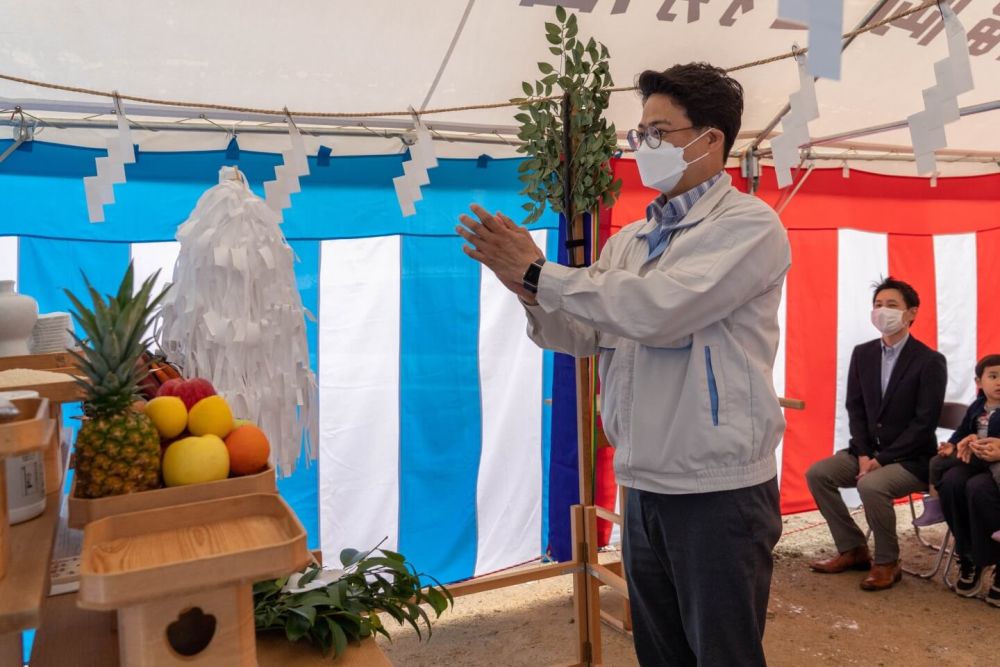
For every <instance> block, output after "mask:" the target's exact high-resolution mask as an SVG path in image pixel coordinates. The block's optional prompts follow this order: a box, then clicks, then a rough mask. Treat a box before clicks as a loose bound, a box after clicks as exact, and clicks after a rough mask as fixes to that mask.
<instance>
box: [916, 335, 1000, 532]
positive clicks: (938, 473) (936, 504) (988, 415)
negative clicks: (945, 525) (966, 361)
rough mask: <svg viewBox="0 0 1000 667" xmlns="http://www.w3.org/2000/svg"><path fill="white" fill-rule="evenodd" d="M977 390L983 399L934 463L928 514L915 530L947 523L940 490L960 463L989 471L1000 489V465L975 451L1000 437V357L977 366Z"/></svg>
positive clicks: (944, 444)
mask: <svg viewBox="0 0 1000 667" xmlns="http://www.w3.org/2000/svg"><path fill="white" fill-rule="evenodd" d="M976 388H977V389H979V395H978V396H977V397H976V400H975V401H973V403H972V405H970V406H969V409H968V411H967V412H966V413H965V417H963V418H962V424H961V425H960V426H959V427H958V429H957V430H956V431H955V433H953V434H952V436H951V438H949V439H948V442H942V443H941V444H940V445H939V446H938V453H937V456H935V457H934V458H932V459H931V462H930V480H929V481H930V496H929V497H928V498H925V499H924V511H923V513H922V514H921V515H920V516H919V517H917V518H916V519H914V520H913V525H914V526H919V527H921V528H922V527H924V526H930V525H933V524H935V523H940V522H942V521H944V514H943V513H942V511H941V503H940V501H939V500H938V497H937V486H938V484H939V483H940V482H941V478H942V477H944V474H945V472H947V471H948V470H949V469H950V468H953V467H954V466H956V465H958V463H960V462H964V463H968V464H970V465H972V466H975V467H982V468H983V470H986V469H987V467H988V468H989V471H990V473H991V474H992V475H993V479H994V481H996V483H997V485H998V486H1000V462H998V463H988V462H986V461H983V460H981V459H979V458H978V457H977V456H976V455H975V453H974V451H973V447H972V445H973V444H974V443H977V442H978V441H979V440H981V439H983V438H987V437H1000V354H990V355H987V356H985V357H983V358H982V359H980V360H979V363H977V364H976Z"/></svg>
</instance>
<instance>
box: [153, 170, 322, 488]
mask: <svg viewBox="0 0 1000 667" xmlns="http://www.w3.org/2000/svg"><path fill="white" fill-rule="evenodd" d="M177 240H178V241H179V242H180V245H181V249H180V254H179V255H178V258H177V263H176V265H175V266H174V276H173V286H172V287H171V288H170V291H169V292H168V294H167V298H166V300H165V302H164V304H163V305H162V307H161V309H160V312H159V317H160V318H161V323H160V330H159V343H160V347H161V349H162V350H163V352H164V353H165V354H166V355H167V357H168V358H169V359H170V360H171V361H174V362H176V363H177V364H179V365H180V366H181V368H182V369H183V370H184V374H185V375H186V376H188V377H203V378H206V379H208V380H210V381H211V382H212V384H213V385H214V386H215V389H216V391H218V393H219V394H220V395H222V396H223V397H225V399H226V401H227V402H228V403H229V405H230V407H231V408H232V410H233V414H234V416H236V417H238V418H244V419H249V420H250V421H251V422H253V423H254V424H256V425H257V426H259V427H260V428H261V429H262V430H263V431H264V433H266V434H267V437H268V439H269V440H270V441H271V458H272V462H273V463H274V464H275V465H276V466H277V468H278V472H279V474H280V475H282V476H287V475H290V474H292V472H293V471H294V470H295V463H296V461H297V459H298V457H299V452H300V451H301V447H302V445H303V444H304V445H305V448H306V454H307V456H308V458H309V460H315V458H316V448H315V447H314V446H313V445H314V443H313V437H314V434H315V433H317V429H316V427H317V421H316V420H317V418H318V413H317V410H316V377H315V375H314V374H313V372H312V370H311V369H310V368H309V348H308V344H307V341H306V329H305V317H306V316H307V315H308V313H307V312H306V311H305V309H304V308H303V307H302V299H301V297H300V295H299V291H298V287H297V286H296V283H295V271H294V266H293V262H294V261H295V257H294V253H293V252H292V249H291V247H290V246H289V245H288V243H287V242H286V241H285V238H284V236H282V234H281V229H280V227H279V226H278V223H277V221H276V220H275V217H274V214H273V212H272V210H271V209H270V208H269V207H268V206H267V204H265V203H264V201H263V200H262V199H260V198H259V197H257V196H256V195H254V194H253V193H252V192H251V191H250V189H249V188H248V187H247V186H246V183H245V182H244V181H243V178H242V175H241V174H240V173H239V172H238V171H237V170H236V169H234V168H232V167H223V168H222V170H221V171H220V174H219V185H217V186H215V187H213V188H211V189H210V190H208V191H207V192H206V193H205V194H203V195H202V196H201V198H200V199H199V200H198V204H197V206H195V209H194V211H193V212H192V213H191V216H190V217H189V218H188V219H187V221H186V222H185V223H184V224H182V225H181V226H180V228H179V229H178V230H177ZM310 316H311V315H310Z"/></svg>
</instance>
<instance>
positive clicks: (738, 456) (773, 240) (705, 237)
mask: <svg viewBox="0 0 1000 667" xmlns="http://www.w3.org/2000/svg"><path fill="white" fill-rule="evenodd" d="M693 221H700V222H699V223H698V224H697V225H696V226H694V227H690V228H688V229H684V230H681V231H678V232H677V233H676V235H675V237H674V238H673V240H672V241H671V243H670V245H669V246H668V247H667V250H666V252H664V253H663V254H662V255H661V256H660V257H658V258H655V259H654V260H651V261H649V262H647V261H646V259H647V256H648V254H649V246H648V244H647V242H646V241H645V239H642V238H636V233H637V232H639V231H640V230H649V229H650V228H651V226H652V225H655V224H656V223H655V222H647V221H640V222H635V223H632V224H630V225H628V226H627V227H625V228H624V229H622V230H621V231H620V232H619V233H618V234H616V235H615V236H613V237H611V239H610V240H609V241H608V243H607V245H606V246H605V248H604V251H603V252H602V254H601V256H600V259H599V260H598V261H597V263H595V264H594V265H592V266H590V267H588V268H586V269H573V268H568V267H565V266H560V265H558V264H556V263H554V262H547V263H546V264H545V265H544V266H543V267H542V272H541V277H540V279H539V283H538V295H537V298H538V305H537V306H526V310H527V312H528V335H529V336H530V337H531V339H532V340H534V341H535V342H536V343H537V344H538V345H540V346H542V347H545V348H548V349H553V350H557V351H560V352H565V353H567V354H571V355H573V356H576V357H584V356H590V355H593V354H597V353H598V352H600V362H599V372H600V377H601V416H602V420H603V422H604V429H605V432H606V433H607V435H608V439H609V440H610V441H611V442H612V443H613V444H614V446H615V473H616V475H617V478H618V481H619V483H621V484H622V485H624V486H627V487H633V488H637V489H642V490H645V491H653V492H656V493H674V494H677V493H703V492H709V491H724V490H728V489H737V488H743V487H747V486H753V485H755V484H761V483H763V482H766V481H768V480H770V479H771V478H773V477H774V476H775V475H776V468H775V458H774V450H775V448H776V447H777V445H778V442H779V441H780V439H781V435H782V432H783V431H784V427H785V421H784V418H783V416H782V413H781V408H780V406H779V405H778V399H777V396H776V394H775V392H774V383H773V381H772V368H773V365H774V357H775V354H776V352H777V348H778V318H777V313H778V305H779V302H780V300H781V285H782V282H783V281H784V278H785V273H786V272H787V271H788V267H789V265H790V251H789V245H788V237H787V235H786V233H785V229H784V227H782V225H781V222H780V221H779V220H778V216H777V214H775V212H774V211H773V210H772V209H771V208H770V207H769V206H768V205H767V204H765V203H764V202H763V201H761V200H760V199H758V198H756V197H753V196H751V195H747V194H744V193H741V192H739V191H738V190H736V189H735V188H734V187H733V186H732V179H731V178H730V177H729V176H728V175H723V177H722V178H721V179H720V180H719V182H717V183H716V184H715V185H714V186H712V188H711V189H710V190H709V191H708V192H706V193H705V194H704V195H703V196H702V197H701V198H700V199H699V200H698V201H697V203H696V204H695V205H694V206H693V207H692V209H691V210H690V211H689V212H688V214H687V216H685V218H684V219H683V220H682V221H681V223H680V224H685V223H689V222H693Z"/></svg>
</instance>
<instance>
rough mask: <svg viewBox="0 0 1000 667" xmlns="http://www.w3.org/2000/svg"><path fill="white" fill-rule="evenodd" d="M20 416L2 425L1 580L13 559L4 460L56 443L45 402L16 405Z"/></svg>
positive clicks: (27, 400)
mask: <svg viewBox="0 0 1000 667" xmlns="http://www.w3.org/2000/svg"><path fill="white" fill-rule="evenodd" d="M12 403H13V404H14V407H16V408H17V410H18V416H17V417H16V418H15V419H14V420H13V421H10V422H4V423H0V579H3V578H4V575H5V574H6V573H7V562H8V560H9V558H10V522H9V519H8V516H7V466H6V465H4V460H5V459H7V458H8V457H11V456H19V455H21V454H27V453H28V452H33V451H37V450H39V449H44V448H45V447H46V446H47V445H48V443H49V441H50V440H51V439H52V432H53V430H54V429H55V422H54V421H52V419H50V418H49V402H48V400H47V399H44V398H24V399H19V400H16V401H12Z"/></svg>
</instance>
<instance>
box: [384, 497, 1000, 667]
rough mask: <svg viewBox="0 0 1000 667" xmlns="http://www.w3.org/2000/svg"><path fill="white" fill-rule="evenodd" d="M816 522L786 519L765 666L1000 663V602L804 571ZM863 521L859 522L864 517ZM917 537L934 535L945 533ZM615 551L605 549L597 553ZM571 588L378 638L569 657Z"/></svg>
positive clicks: (412, 661) (627, 641) (552, 659)
mask: <svg viewBox="0 0 1000 667" xmlns="http://www.w3.org/2000/svg"><path fill="white" fill-rule="evenodd" d="M918 512H919V504H918ZM897 514H898V516H899V519H900V521H899V525H900V526H901V530H900V533H901V544H902V549H903V562H904V564H905V565H908V566H913V567H916V568H919V569H925V568H926V567H927V566H929V565H930V564H932V563H933V556H934V555H935V553H934V552H931V551H930V550H929V549H927V548H925V547H922V546H921V545H920V544H919V543H918V542H917V540H916V538H915V537H914V535H913V530H912V528H910V527H909V521H910V516H909V508H908V507H907V506H906V505H900V506H898V509H897ZM821 522H822V518H821V517H820V516H819V515H818V513H806V514H799V515H795V516H791V517H786V518H785V533H784V535H783V536H782V539H781V541H780V542H779V543H778V547H777V549H776V551H775V555H776V562H775V571H774V579H773V583H772V587H771V601H770V605H769V613H768V618H769V620H768V625H767V633H766V635H765V638H764V646H765V650H766V653H767V659H768V664H769V665H772V666H775V665H777V666H779V667H780V666H789V667H791V666H795V667H800V666H804V665H873V666H874V665H879V666H891V665H906V666H907V667H920V666H923V665H927V666H930V665H935V666H937V665H955V666H969V667H972V666H976V667H979V666H983V665H991V664H994V665H995V664H1000V609H995V608H993V607H990V606H989V605H987V604H985V603H984V602H983V601H982V600H981V599H979V600H970V599H963V598H959V597H958V596H957V595H955V594H954V593H952V592H951V591H949V590H948V588H947V587H946V586H945V584H944V583H943V582H942V579H941V576H940V575H939V576H938V577H936V578H935V579H934V580H931V581H928V580H922V579H918V578H916V577H912V576H904V578H903V581H902V582H901V583H900V584H897V585H896V586H895V587H894V588H893V589H891V590H889V591H883V592H879V593H869V592H865V591H862V590H860V589H859V588H858V583H859V582H860V580H861V578H862V577H863V574H862V573H859V572H849V573H844V574H840V575H818V574H814V573H812V572H810V571H809V570H808V568H807V567H806V563H807V562H808V561H809V560H812V559H813V558H815V557H816V556H821V555H828V554H831V553H832V552H833V548H832V542H831V541H830V538H829V533H828V531H827V530H826V526H825V525H822V523H821ZM859 523H860V524H861V525H862V527H864V519H863V517H859ZM817 524H819V525H817ZM903 526H906V527H905V528H902V527H903ZM925 535H926V537H928V539H933V540H935V541H940V539H941V537H942V535H943V530H939V529H937V528H935V529H932V530H930V531H928V532H927V533H926V534H925ZM619 555H620V554H618V553H617V552H616V551H609V552H606V553H604V554H602V560H616V559H617V558H618V557H619ZM601 590H602V606H603V608H604V609H606V610H608V611H610V612H611V613H616V614H620V613H621V607H622V601H621V599H620V598H617V597H616V596H615V595H614V593H612V592H611V590H610V589H608V588H606V587H605V588H602V589H601ZM572 595H573V588H572V579H571V577H569V576H563V577H556V578H552V579H549V580H546V581H541V582H534V583H528V584H522V585H519V586H514V587H510V588H506V589H501V590H497V591H491V592H487V593H479V594H476V595H469V596H465V597H461V598H458V599H457V600H456V604H455V608H454V609H453V610H451V611H449V612H447V613H446V615H445V616H443V617H442V618H441V619H440V620H439V621H438V622H437V624H436V625H435V628H434V634H433V637H432V638H431V640H430V641H429V642H424V643H420V642H419V641H417V638H416V635H415V633H414V632H413V631H412V630H407V629H405V628H401V629H395V628H394V627H393V626H394V622H393V621H392V620H391V619H385V622H386V624H387V626H388V627H389V628H390V631H391V632H392V634H393V636H394V641H393V642H392V643H389V642H388V641H387V640H384V639H381V638H380V640H379V644H380V645H381V647H382V650H383V651H384V652H385V653H386V655H387V656H389V659H390V660H391V661H392V663H393V664H394V665H396V667H432V666H434V667H436V666H438V665H448V666H469V667H485V666H487V665H489V666H494V665H502V666H504V667H519V666H522V665H523V666H525V667H544V666H548V665H560V664H562V665H566V664H571V663H573V662H574V661H575V641H576V637H577V633H576V626H575V624H574V622H573V608H572ZM390 624H392V625H390ZM602 646H603V652H604V662H603V664H604V665H606V666H607V667H631V666H633V665H637V664H638V663H637V661H636V659H635V654H634V652H633V650H632V643H631V638H629V637H627V636H625V635H623V634H621V633H620V632H618V631H615V630H613V629H611V628H610V627H608V626H604V627H603V630H602Z"/></svg>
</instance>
